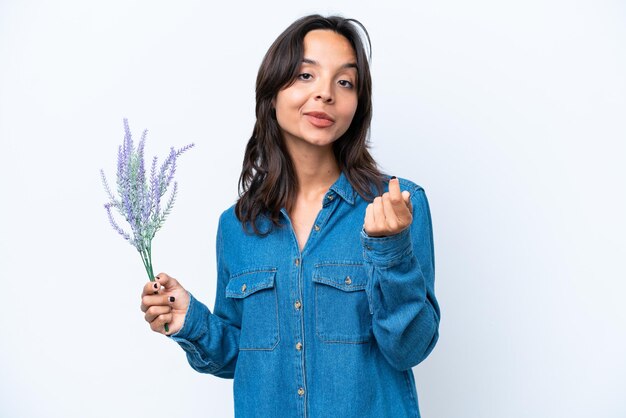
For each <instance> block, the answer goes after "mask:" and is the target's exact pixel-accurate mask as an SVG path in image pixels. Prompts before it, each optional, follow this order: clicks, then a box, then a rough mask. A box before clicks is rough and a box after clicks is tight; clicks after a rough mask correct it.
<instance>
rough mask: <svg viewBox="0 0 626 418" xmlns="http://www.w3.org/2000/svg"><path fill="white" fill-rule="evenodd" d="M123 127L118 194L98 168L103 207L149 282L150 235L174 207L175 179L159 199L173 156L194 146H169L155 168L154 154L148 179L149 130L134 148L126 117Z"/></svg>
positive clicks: (171, 174) (173, 167) (151, 273)
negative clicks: (104, 196) (116, 216)
mask: <svg viewBox="0 0 626 418" xmlns="http://www.w3.org/2000/svg"><path fill="white" fill-rule="evenodd" d="M124 130H125V136H124V143H123V144H122V145H120V146H119V149H118V153H117V196H116V195H114V194H113V192H112V191H111V188H110V187H109V183H108V182H107V179H106V176H105V175H104V171H103V170H100V174H101V176H102V184H103V185H104V189H105V191H106V193H107V196H108V198H109V201H108V202H107V203H105V204H104V208H105V210H106V212H107V215H108V218H109V223H110V224H111V226H112V227H113V229H115V231H117V232H118V233H119V234H120V235H121V236H122V237H123V238H124V239H125V240H126V241H128V242H129V243H130V244H131V245H132V246H133V247H135V248H136V249H137V251H138V252H139V254H140V255H141V261H143V265H144V267H145V269H146V273H147V274H148V278H149V279H150V281H154V280H155V278H154V271H153V269H152V238H154V235H155V234H156V232H157V231H158V230H159V229H160V228H161V226H163V223H164V222H165V219H166V218H167V216H168V215H169V214H170V212H171V210H172V207H173V206H174V201H175V200H176V193H177V191H178V184H177V182H175V181H174V182H173V185H172V191H171V193H170V195H169V198H168V199H167V203H166V204H165V206H162V205H161V198H162V197H163V196H164V195H165V193H166V192H167V189H168V187H169V186H170V184H172V181H173V179H174V173H175V172H176V159H177V158H178V157H179V156H180V155H181V154H183V153H184V152H186V151H187V150H189V149H191V148H193V146H194V144H193V143H192V144H189V145H186V146H184V147H183V148H180V149H179V150H175V149H174V147H172V148H170V153H169V155H168V156H167V158H166V159H165V160H164V161H163V163H162V164H161V166H160V167H159V168H158V169H157V164H158V161H157V157H156V156H155V157H153V158H152V165H151V167H150V175H149V178H148V177H147V176H146V170H145V163H144V146H145V141H146V134H147V133H148V131H147V130H144V131H143V134H142V136H141V140H140V141H139V144H138V145H137V147H136V148H135V146H134V144H133V140H132V136H131V133H130V128H129V126H128V120H127V119H124ZM113 209H116V210H117V212H118V213H119V214H120V215H121V216H123V217H124V219H126V221H127V222H128V224H129V225H130V229H131V231H132V236H131V234H129V233H127V232H126V231H124V230H123V229H122V228H121V227H120V226H119V225H118V223H117V222H116V221H115V219H114V218H113V213H112V210H113ZM165 331H166V332H167V331H169V330H168V326H167V324H165Z"/></svg>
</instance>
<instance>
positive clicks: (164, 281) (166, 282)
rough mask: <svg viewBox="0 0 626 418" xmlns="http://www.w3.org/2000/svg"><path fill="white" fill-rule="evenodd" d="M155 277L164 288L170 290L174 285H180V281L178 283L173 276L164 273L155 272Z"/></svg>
mask: <svg viewBox="0 0 626 418" xmlns="http://www.w3.org/2000/svg"><path fill="white" fill-rule="evenodd" d="M155 279H156V280H157V282H158V283H159V284H160V285H161V286H163V287H164V288H165V290H172V289H174V288H175V287H178V286H180V283H178V280H176V279H175V278H173V277H170V276H169V275H167V274H166V273H159V274H157V275H156V277H155Z"/></svg>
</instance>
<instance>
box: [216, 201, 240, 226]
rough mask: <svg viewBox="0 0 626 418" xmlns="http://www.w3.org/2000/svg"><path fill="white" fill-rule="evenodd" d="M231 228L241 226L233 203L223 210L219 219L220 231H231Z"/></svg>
mask: <svg viewBox="0 0 626 418" xmlns="http://www.w3.org/2000/svg"><path fill="white" fill-rule="evenodd" d="M232 228H241V222H239V219H238V218H237V214H236V213H235V205H232V206H231V207H229V208H228V209H226V210H225V211H223V212H222V214H221V215H220V220H219V229H220V230H221V231H222V233H224V232H226V233H228V232H232ZM224 230H226V231H224Z"/></svg>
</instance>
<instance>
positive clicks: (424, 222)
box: [361, 186, 440, 370]
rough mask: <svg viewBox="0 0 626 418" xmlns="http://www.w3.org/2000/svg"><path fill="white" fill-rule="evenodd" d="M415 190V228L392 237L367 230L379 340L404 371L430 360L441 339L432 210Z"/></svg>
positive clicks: (367, 259) (366, 254) (363, 237)
mask: <svg viewBox="0 0 626 418" xmlns="http://www.w3.org/2000/svg"><path fill="white" fill-rule="evenodd" d="M410 192H411V203H412V205H413V222H412V224H411V226H410V227H409V228H407V229H405V230H404V231H402V232H400V233H398V234H396V235H393V236H387V237H370V236H368V235H367V234H366V233H365V231H362V232H361V242H362V244H363V258H364V262H365V266H366V268H367V271H368V280H369V283H368V286H367V291H368V298H369V302H370V313H372V315H373V317H372V328H373V333H374V337H375V338H376V341H377V343H378V345H379V347H380V350H381V352H382V353H383V355H384V356H385V358H386V359H387V361H389V363H390V364H391V365H392V366H393V367H394V368H396V369H398V370H408V369H410V368H411V367H413V366H415V365H417V364H418V363H420V362H421V361H422V360H424V359H425V358H426V357H427V356H428V355H429V354H430V352H431V351H432V350H433V348H434V347H435V344H436V343H437V339H438V337H439V317H440V311H439V305H438V303H437V299H436V298H435V290H434V284H435V283H434V282H435V257H434V246H433V234H432V221H431V217H430V209H429V205H428V200H427V198H426V194H425V192H424V190H423V189H422V188H421V187H419V186H414V188H413V190H410Z"/></svg>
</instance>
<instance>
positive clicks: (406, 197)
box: [402, 190, 413, 213]
mask: <svg viewBox="0 0 626 418" xmlns="http://www.w3.org/2000/svg"><path fill="white" fill-rule="evenodd" d="M402 200H404V204H405V205H406V207H407V208H409V211H411V213H413V204H412V203H411V193H410V192H409V191H407V190H404V191H403V192H402Z"/></svg>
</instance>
